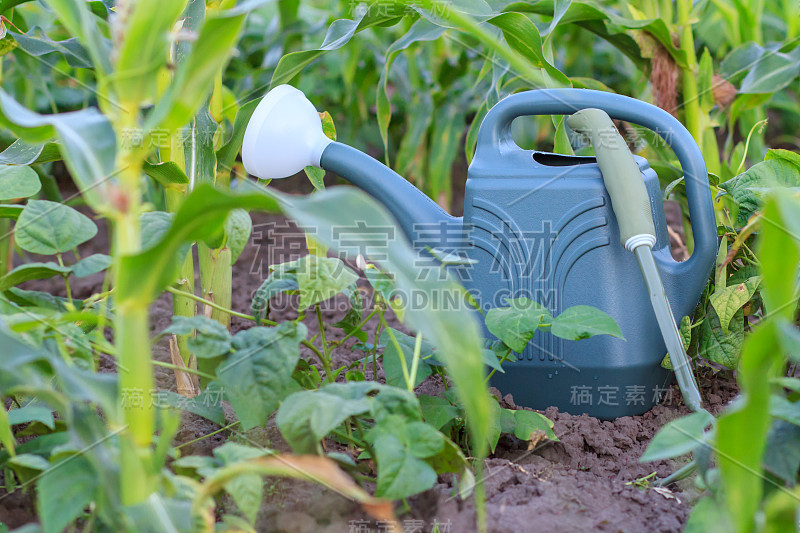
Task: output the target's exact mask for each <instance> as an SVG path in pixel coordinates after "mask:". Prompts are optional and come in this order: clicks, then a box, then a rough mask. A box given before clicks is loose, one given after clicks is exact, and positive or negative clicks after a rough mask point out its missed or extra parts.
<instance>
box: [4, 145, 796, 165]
mask: <svg viewBox="0 0 800 533" xmlns="http://www.w3.org/2000/svg"><path fill="white" fill-rule="evenodd" d="M0 155H2V154H0ZM770 159H782V160H784V161H788V162H790V163H794V164H795V165H796V166H797V167H798V168H800V154H798V153H797V152H792V151H791V150H784V149H782V148H771V149H769V150H767V155H766V156H765V157H764V160H765V161H769V160H770Z"/></svg>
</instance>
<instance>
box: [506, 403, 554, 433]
mask: <svg viewBox="0 0 800 533" xmlns="http://www.w3.org/2000/svg"><path fill="white" fill-rule="evenodd" d="M537 431H543V432H544V434H545V436H546V437H547V438H548V439H550V440H558V438H557V437H556V434H555V433H553V422H552V420H550V419H548V418H547V417H546V416H544V415H542V414H539V413H537V412H536V411H526V410H524V409H518V410H516V411H514V436H515V437H517V438H518V439H520V440H524V441H528V440H531V435H532V434H534V433H535V432H537Z"/></svg>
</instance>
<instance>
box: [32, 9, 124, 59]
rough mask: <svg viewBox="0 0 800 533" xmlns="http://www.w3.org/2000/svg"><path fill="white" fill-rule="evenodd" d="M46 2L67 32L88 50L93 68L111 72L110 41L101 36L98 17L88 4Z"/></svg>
mask: <svg viewBox="0 0 800 533" xmlns="http://www.w3.org/2000/svg"><path fill="white" fill-rule="evenodd" d="M47 4H48V6H49V7H50V8H51V9H52V10H54V11H55V12H56V14H57V15H58V20H59V22H60V23H61V24H63V25H64V27H65V28H66V29H67V31H68V32H69V34H70V35H72V36H74V37H77V39H78V41H80V43H81V44H82V45H83V47H84V48H86V50H87V51H88V52H89V56H90V57H91V58H92V64H93V65H94V68H95V69H97V71H98V72H99V73H104V72H111V70H112V68H111V60H110V48H111V43H110V42H109V41H108V39H106V38H105V37H103V35H104V32H103V31H101V29H100V19H98V18H97V17H95V16H94V15H93V14H92V12H91V11H90V10H89V4H88V3H87V2H85V1H84V0H48V1H47Z"/></svg>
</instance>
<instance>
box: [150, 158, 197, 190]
mask: <svg viewBox="0 0 800 533" xmlns="http://www.w3.org/2000/svg"><path fill="white" fill-rule="evenodd" d="M142 170H143V171H144V173H145V174H147V175H148V176H150V177H151V178H153V179H154V180H156V181H157V182H158V183H160V184H161V185H163V186H164V187H165V188H168V189H177V190H185V189H186V186H187V185H188V184H189V178H188V177H187V176H186V173H185V172H184V171H183V170H182V169H181V167H180V166H178V164H177V163H175V162H174V161H165V162H164V163H145V164H144V166H143V167H142Z"/></svg>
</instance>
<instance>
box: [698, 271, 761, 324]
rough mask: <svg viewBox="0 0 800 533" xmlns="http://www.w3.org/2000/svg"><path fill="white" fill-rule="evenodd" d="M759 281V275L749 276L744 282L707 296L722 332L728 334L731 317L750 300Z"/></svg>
mask: <svg viewBox="0 0 800 533" xmlns="http://www.w3.org/2000/svg"><path fill="white" fill-rule="evenodd" d="M760 283H761V278H760V277H754V278H750V279H748V280H747V281H745V282H744V283H739V284H737V285H731V286H729V287H725V288H724V289H722V290H721V291H718V292H715V293H714V294H712V295H711V296H710V297H709V298H708V300H709V302H711V305H712V306H713V307H714V310H715V311H716V312H717V317H718V318H719V323H720V326H721V327H722V333H724V334H726V335H727V334H728V324H730V321H731V319H732V318H733V316H734V315H735V314H736V312H737V311H738V310H739V309H741V308H742V307H744V305H745V304H746V303H747V302H749V301H750V298H752V297H753V294H755V292H756V290H758V285H759V284H760Z"/></svg>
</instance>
